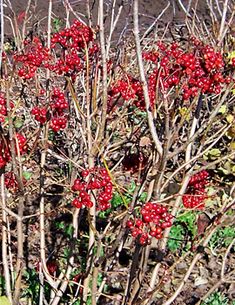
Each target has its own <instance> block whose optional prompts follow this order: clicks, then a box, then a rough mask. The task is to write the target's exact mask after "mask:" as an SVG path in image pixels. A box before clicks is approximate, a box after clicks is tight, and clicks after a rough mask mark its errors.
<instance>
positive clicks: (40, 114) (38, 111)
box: [31, 106, 48, 125]
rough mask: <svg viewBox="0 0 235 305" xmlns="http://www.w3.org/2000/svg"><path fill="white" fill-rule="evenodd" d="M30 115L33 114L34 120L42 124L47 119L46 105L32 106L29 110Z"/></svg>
mask: <svg viewBox="0 0 235 305" xmlns="http://www.w3.org/2000/svg"><path fill="white" fill-rule="evenodd" d="M31 113H32V115H34V118H35V120H36V121H38V122H39V123H40V124H42V125H43V124H44V123H45V122H46V121H47V113H48V110H47V108H46V107H38V106H35V107H33V109H32V111H31Z"/></svg>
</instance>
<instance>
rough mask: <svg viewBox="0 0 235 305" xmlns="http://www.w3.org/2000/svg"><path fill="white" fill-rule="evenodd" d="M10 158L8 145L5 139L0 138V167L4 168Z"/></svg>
mask: <svg viewBox="0 0 235 305" xmlns="http://www.w3.org/2000/svg"><path fill="white" fill-rule="evenodd" d="M10 159H11V154H10V150H9V145H8V142H7V140H5V139H1V141H0V168H4V167H5V166H6V164H7V162H9V161H10Z"/></svg>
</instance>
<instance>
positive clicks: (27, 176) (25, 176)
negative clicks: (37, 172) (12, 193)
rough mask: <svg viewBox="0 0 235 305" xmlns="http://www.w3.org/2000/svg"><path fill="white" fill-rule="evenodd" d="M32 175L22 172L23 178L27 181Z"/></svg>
mask: <svg viewBox="0 0 235 305" xmlns="http://www.w3.org/2000/svg"><path fill="white" fill-rule="evenodd" d="M32 174H33V173H31V172H23V177H24V178H25V179H26V180H27V181H28V180H29V179H30V178H31V176H32Z"/></svg>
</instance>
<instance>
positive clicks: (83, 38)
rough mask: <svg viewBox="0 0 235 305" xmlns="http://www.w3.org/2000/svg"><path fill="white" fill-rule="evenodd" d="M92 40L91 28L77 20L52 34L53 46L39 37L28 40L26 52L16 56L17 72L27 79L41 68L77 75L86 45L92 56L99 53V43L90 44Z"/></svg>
mask: <svg viewBox="0 0 235 305" xmlns="http://www.w3.org/2000/svg"><path fill="white" fill-rule="evenodd" d="M93 40H94V35H93V31H92V29H91V28H90V27H88V26H86V25H84V24H83V23H81V22H79V21H78V20H75V21H74V23H73V25H72V26H71V27H70V28H66V29H63V30H61V31H60V32H58V33H55V34H53V36H52V38H51V48H50V49H49V48H47V47H45V46H44V43H43V42H42V41H41V39H40V38H39V37H33V38H32V40H31V39H26V40H25V41H24V44H25V48H24V51H23V53H22V54H19V53H16V54H15V55H14V60H15V62H16V63H17V64H20V67H19V68H18V75H19V76H20V77H22V78H23V79H25V80H28V79H31V78H33V77H34V76H35V73H36V72H37V70H38V68H46V69H49V70H51V71H54V72H55V73H56V74H58V75H64V74H66V75H74V74H76V73H77V72H79V71H80V70H81V69H82V67H83V66H82V64H81V59H82V58H83V57H84V50H85V48H88V50H89V52H88V53H89V55H91V56H93V55H94V54H95V53H96V52H98V50H99V48H98V46H97V45H96V44H94V45H93V46H92V45H89V43H90V42H93ZM53 55H54V56H53Z"/></svg>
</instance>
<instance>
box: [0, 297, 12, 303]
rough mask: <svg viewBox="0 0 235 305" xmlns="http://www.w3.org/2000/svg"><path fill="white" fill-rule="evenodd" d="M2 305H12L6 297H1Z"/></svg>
mask: <svg viewBox="0 0 235 305" xmlns="http://www.w3.org/2000/svg"><path fill="white" fill-rule="evenodd" d="M0 304H1V305H11V303H10V301H9V300H8V298H7V297H6V296H2V297H0Z"/></svg>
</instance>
